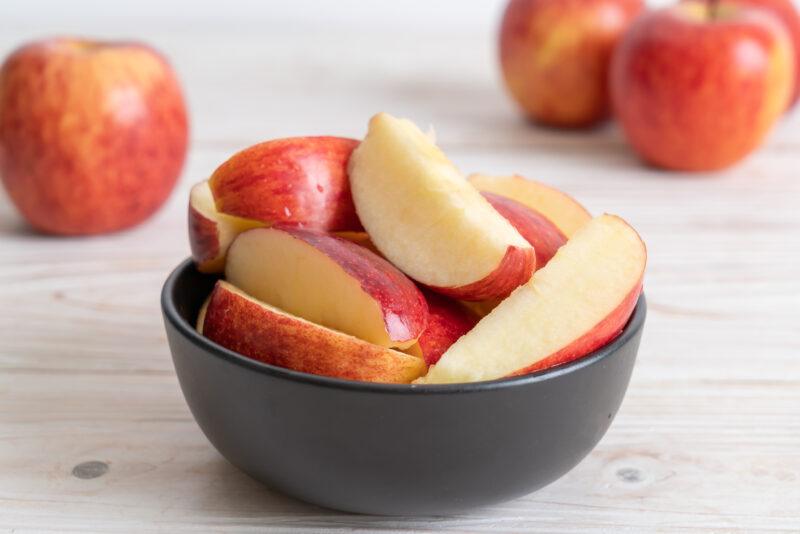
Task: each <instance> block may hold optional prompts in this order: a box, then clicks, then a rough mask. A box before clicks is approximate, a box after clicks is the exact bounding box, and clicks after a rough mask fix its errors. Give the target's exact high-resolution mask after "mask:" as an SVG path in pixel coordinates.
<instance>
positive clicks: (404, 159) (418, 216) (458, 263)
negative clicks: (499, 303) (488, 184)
mask: <svg viewBox="0 0 800 534" xmlns="http://www.w3.org/2000/svg"><path fill="white" fill-rule="evenodd" d="M350 185H351V192H352V195H353V201H354V203H355V207H356V211H357V213H358V216H359V219H360V220H361V223H362V224H363V225H364V228H365V229H366V230H367V232H368V233H369V235H370V237H371V239H372V242H373V243H374V244H375V246H376V247H377V248H378V250H380V251H381V252H382V253H383V255H384V256H385V257H386V258H387V259H388V260H389V261H391V262H392V263H393V264H394V265H396V266H397V267H398V268H399V269H400V270H401V271H403V272H405V273H406V274H407V275H409V276H410V277H411V278H413V279H415V280H417V281H418V282H420V283H422V284H424V285H426V286H428V287H431V288H433V289H435V290H436V291H438V292H442V293H445V294H447V295H449V296H451V297H455V298H460V299H464V300H484V299H487V298H493V297H504V296H506V295H508V294H509V293H510V292H511V291H512V290H513V289H514V288H515V287H517V286H518V285H520V284H522V283H524V282H526V281H527V280H528V279H529V278H530V276H531V273H532V271H533V268H534V262H535V258H534V251H533V248H532V247H531V246H530V244H529V243H528V242H527V241H525V239H523V238H522V236H520V235H519V233H518V232H517V231H516V230H515V229H514V227H513V226H512V225H511V224H510V223H509V222H508V221H506V220H505V219H504V218H503V217H502V216H500V215H499V214H498V213H497V212H496V211H495V210H494V209H493V208H492V207H491V205H490V204H489V203H488V202H487V201H486V200H485V199H484V198H483V197H482V196H481V195H480V193H479V192H478V191H477V190H475V188H473V187H472V186H470V185H469V183H468V182H467V181H466V180H465V179H464V178H463V176H462V175H461V174H460V173H459V171H458V170H457V169H456V167H455V166H454V165H453V164H452V163H451V162H450V161H449V160H448V159H447V157H446V156H445V155H444V154H443V153H442V151H441V150H440V149H439V148H438V147H437V146H436V145H435V144H434V143H433V141H432V140H431V139H430V137H428V136H427V135H425V134H424V133H423V132H421V131H420V130H419V129H418V128H417V127H416V126H415V125H414V124H413V123H412V122H410V121H408V120H404V119H397V118H394V117H392V116H390V115H388V114H386V113H380V114H378V115H376V116H374V117H373V118H372V120H370V124H369V131H368V133H367V136H366V137H365V139H364V140H363V141H362V142H361V144H360V145H359V146H358V148H356V149H355V150H354V151H353V154H352V156H351V158H350Z"/></svg>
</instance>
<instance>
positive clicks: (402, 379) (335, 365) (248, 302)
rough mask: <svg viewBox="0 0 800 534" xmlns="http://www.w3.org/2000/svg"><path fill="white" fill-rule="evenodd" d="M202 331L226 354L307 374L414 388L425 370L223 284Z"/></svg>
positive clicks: (217, 288)
mask: <svg viewBox="0 0 800 534" xmlns="http://www.w3.org/2000/svg"><path fill="white" fill-rule="evenodd" d="M199 328H200V329H201V330H202V333H203V335H204V336H206V337H207V338H209V339H210V340H211V341H214V342H215V343H218V344H220V345H222V346H223V347H225V348H227V349H230V350H233V351H236V352H238V353H240V354H243V355H244V356H248V357H250V358H253V359H255V360H259V361H262V362H265V363H268V364H271V365H277V366H280V367H285V368H287V369H293V370H295V371H302V372H304V373H313V374H316V375H324V376H331V377H336V378H345V379H349V380H362V381H366V382H388V383H409V382H411V381H412V380H414V379H415V378H417V377H418V376H420V375H421V374H422V373H424V372H425V368H426V366H425V362H423V361H422V360H421V359H420V358H416V357H414V356H409V355H408V354H403V353H402V352H398V351H395V350H392V349H388V348H386V347H379V346H378V345H373V344H371V343H367V342H366V341H362V340H360V339H357V338H355V337H353V336H349V335H347V334H343V333H341V332H337V331H335V330H331V329H329V328H325V327H323V326H320V325H317V324H314V323H311V322H309V321H306V320H304V319H301V318H300V317H295V316H293V315H291V314H289V313H286V312H285V311H282V310H280V309H278V308H275V307H273V306H270V305H268V304H266V303H263V302H260V301H258V300H256V299H254V298H253V297H251V296H249V295H247V294H246V293H245V292H243V291H242V290H241V289H239V288H237V287H235V286H233V285H231V284H229V283H227V282H225V281H222V280H220V281H219V282H217V285H216V286H215V287H214V291H213V292H212V293H211V298H210V300H209V302H208V306H207V307H206V309H205V315H204V317H203V323H202V324H201V325H199Z"/></svg>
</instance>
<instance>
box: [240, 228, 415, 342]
mask: <svg viewBox="0 0 800 534" xmlns="http://www.w3.org/2000/svg"><path fill="white" fill-rule="evenodd" d="M225 275H226V278H227V280H228V281H229V282H230V283H232V284H233V285H235V286H237V287H239V288H241V289H242V290H243V291H245V292H246V293H248V294H250V295H253V297H255V298H257V299H259V300H261V301H263V302H266V303H268V304H271V305H273V306H277V307H278V308H281V309H283V310H286V311H287V312H289V313H291V314H293V315H297V316H299V317H302V318H304V319H306V320H309V321H311V322H314V323H317V324H320V325H324V326H327V327H329V328H335V329H336V330H340V331H342V332H345V333H347V334H350V335H353V336H356V337H358V338H360V339H363V340H364V341H368V342H370V343H375V344H376V345H381V346H384V347H401V348H406V347H408V346H410V345H411V344H413V343H414V342H415V341H416V340H417V338H418V337H419V336H420V334H422V331H423V330H425V327H426V326H427V324H428V305H427V304H426V303H425V297H424V296H423V295H422V293H421V292H420V290H419V289H418V288H417V286H416V285H414V282H412V281H411V280H409V279H408V278H407V277H406V276H405V275H404V274H403V273H401V272H400V271H399V270H397V268H395V267H394V266H393V265H392V264H390V263H389V262H388V261H386V260H384V259H383V258H381V257H380V256H378V255H376V254H374V253H372V252H370V251H369V250H368V249H366V248H364V247H361V246H359V245H356V244H355V243H351V242H350V241H347V240H345V239H341V238H338V237H334V236H332V235H328V234H323V233H320V232H312V231H308V230H299V229H296V228H286V227H283V226H275V227H272V228H257V229H255V230H250V231H248V232H245V233H243V234H240V235H239V237H237V238H236V240H235V241H234V242H233V244H232V245H231V247H230V249H229V250H228V261H227V266H226V268H225Z"/></svg>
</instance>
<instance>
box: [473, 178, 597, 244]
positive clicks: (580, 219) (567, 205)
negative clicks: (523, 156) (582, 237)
mask: <svg viewBox="0 0 800 534" xmlns="http://www.w3.org/2000/svg"><path fill="white" fill-rule="evenodd" d="M469 182H470V183H471V184H472V185H473V186H474V187H475V188H476V189H478V190H479V191H482V192H484V193H493V194H495V195H500V196H503V197H506V198H510V199H511V200H515V201H517V202H519V203H520V204H522V205H524V206H527V207H528V208H530V209H532V210H534V211H535V212H537V213H539V214H541V215H542V216H543V217H545V218H546V219H547V220H549V221H550V222H551V223H553V224H554V225H555V226H556V228H558V230H559V231H560V232H561V233H562V234H564V236H565V237H566V238H567V239H569V238H570V237H572V235H573V234H574V233H575V232H577V231H578V229H579V228H581V227H582V226H583V225H584V224H586V223H587V222H589V221H590V220H591V218H592V216H591V215H590V214H589V212H588V211H587V210H586V208H584V207H583V206H582V205H581V204H580V203H579V202H578V201H577V200H575V199H574V198H572V197H571V196H569V195H567V194H566V193H564V192H562V191H559V190H558V189H556V188H554V187H550V186H549V185H545V184H543V183H541V182H537V181H534V180H529V179H527V178H523V177H522V176H516V175H515V176H487V175H485V174H473V175H471V176H470V177H469ZM537 253H538V251H537Z"/></svg>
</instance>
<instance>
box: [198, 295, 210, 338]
mask: <svg viewBox="0 0 800 534" xmlns="http://www.w3.org/2000/svg"><path fill="white" fill-rule="evenodd" d="M209 302H211V295H209V296H208V297H207V298H206V300H204V301H203V304H202V305H200V311H198V312H197V322H196V323H195V326H194V327H195V329H196V330H197V333H198V334H202V333H203V323H204V322H205V320H206V311H207V310H208V303H209Z"/></svg>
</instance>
